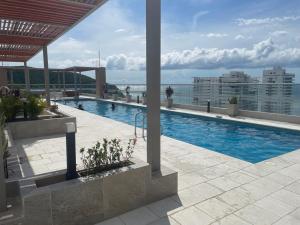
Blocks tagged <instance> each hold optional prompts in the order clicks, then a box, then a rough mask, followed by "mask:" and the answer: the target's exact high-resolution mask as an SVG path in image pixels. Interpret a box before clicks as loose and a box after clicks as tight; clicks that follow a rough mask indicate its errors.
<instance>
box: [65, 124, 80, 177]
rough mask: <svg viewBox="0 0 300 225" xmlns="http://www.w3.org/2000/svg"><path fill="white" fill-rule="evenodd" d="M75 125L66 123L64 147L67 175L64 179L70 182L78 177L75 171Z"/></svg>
mask: <svg viewBox="0 0 300 225" xmlns="http://www.w3.org/2000/svg"><path fill="white" fill-rule="evenodd" d="M75 132H76V129H75V124H74V123H66V147H67V173H66V179H67V180H71V179H75V178H77V177H78V173H77V171H76V141H75Z"/></svg>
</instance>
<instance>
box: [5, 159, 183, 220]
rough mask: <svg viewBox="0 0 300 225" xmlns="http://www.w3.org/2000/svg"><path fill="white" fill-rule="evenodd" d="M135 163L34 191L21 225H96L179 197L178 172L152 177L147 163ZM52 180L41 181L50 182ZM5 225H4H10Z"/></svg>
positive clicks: (165, 171) (26, 199)
mask: <svg viewBox="0 0 300 225" xmlns="http://www.w3.org/2000/svg"><path fill="white" fill-rule="evenodd" d="M132 161H133V162H134V164H133V165H130V166H127V167H123V168H119V169H115V170H110V171H107V172H103V173H101V174H98V176H90V177H88V178H87V177H85V178H83V177H81V178H78V179H74V180H69V181H64V182H60V183H55V184H52V185H48V186H45V187H39V188H37V187H36V186H35V187H33V189H32V190H31V191H29V192H27V194H24V195H23V202H24V217H23V218H21V219H20V220H19V221H18V222H20V223H22V224H24V225H29V224H31V225H32V224H43V225H66V224H72V225H77V224H78V225H94V224H96V223H99V222H101V221H103V220H106V219H109V218H111V217H114V216H117V215H120V214H122V213H125V212H128V211H130V210H132V209H135V208H138V207H141V206H144V205H145V204H148V203H151V202H154V201H158V200H161V199H163V198H166V197H169V196H172V195H174V194H176V193H177V180H178V178H177V173H176V172H174V171H172V170H169V169H167V168H165V167H163V168H162V171H161V173H159V174H153V175H151V166H150V165H149V164H148V163H145V162H143V161H141V160H138V159H132ZM56 177H58V179H57V178H56ZM56 177H53V181H54V182H57V181H58V180H60V177H61V175H56ZM49 178H51V177H49V176H48V177H45V178H42V179H46V180H47V182H49ZM34 179H37V178H32V180H31V182H35V180H34ZM39 179H41V178H39ZM26 182H27V185H28V184H29V183H30V181H29V180H27V181H26ZM39 183H41V181H40V182H39ZM44 183H45V182H44ZM5 222H6V223H5V225H7V224H11V223H10V221H5ZM0 224H1V222H0Z"/></svg>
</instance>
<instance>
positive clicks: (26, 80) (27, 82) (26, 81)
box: [24, 62, 30, 92]
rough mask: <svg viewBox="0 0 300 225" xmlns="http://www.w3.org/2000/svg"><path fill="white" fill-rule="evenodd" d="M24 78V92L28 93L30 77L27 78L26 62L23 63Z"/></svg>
mask: <svg viewBox="0 0 300 225" xmlns="http://www.w3.org/2000/svg"><path fill="white" fill-rule="evenodd" d="M24 76H25V86H26V91H27V92H30V77H29V68H28V67H27V62H24Z"/></svg>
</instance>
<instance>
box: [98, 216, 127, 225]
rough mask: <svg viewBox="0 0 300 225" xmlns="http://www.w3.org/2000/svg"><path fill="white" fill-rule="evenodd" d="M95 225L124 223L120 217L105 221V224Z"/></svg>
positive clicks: (122, 224) (119, 224)
mask: <svg viewBox="0 0 300 225" xmlns="http://www.w3.org/2000/svg"><path fill="white" fill-rule="evenodd" d="M95 225H124V223H123V222H122V220H121V219H120V218H119V217H115V218H112V219H109V220H105V221H104V222H101V223H97V224H95Z"/></svg>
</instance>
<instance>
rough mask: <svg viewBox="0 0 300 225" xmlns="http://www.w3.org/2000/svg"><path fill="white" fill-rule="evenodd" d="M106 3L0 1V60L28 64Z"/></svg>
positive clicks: (93, 0) (83, 0)
mask: <svg viewBox="0 0 300 225" xmlns="http://www.w3.org/2000/svg"><path fill="white" fill-rule="evenodd" d="M106 1H107V0H47V1H45V0H26V1H25V0H0V61H9V62H27V61H28V60H29V59H31V58H32V57H33V56H35V55H36V54H37V53H38V52H40V51H41V50H42V49H43V46H47V45H49V44H50V43H52V42H53V41H54V40H56V39H57V38H59V37H60V36H61V35H63V34H64V33H66V32H67V31H68V30H70V29H71V28H72V27H73V26H75V25H76V24H78V23H79V22H80V21H82V20H83V19H84V18H85V17H87V16H88V15H89V14H91V13H92V12H93V11H94V10H96V9H97V8H98V7H100V6H101V5H102V4H104V3H105V2H106Z"/></svg>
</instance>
